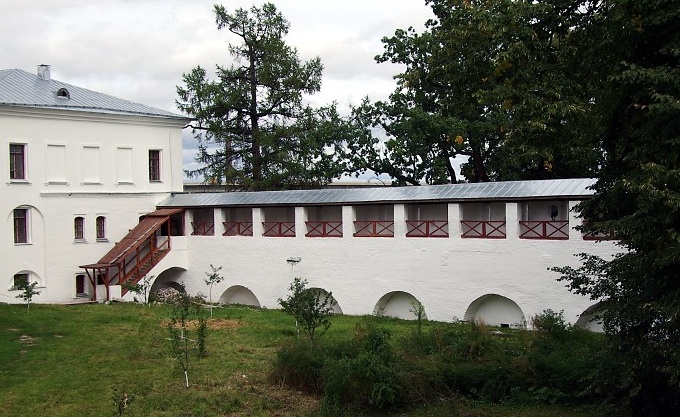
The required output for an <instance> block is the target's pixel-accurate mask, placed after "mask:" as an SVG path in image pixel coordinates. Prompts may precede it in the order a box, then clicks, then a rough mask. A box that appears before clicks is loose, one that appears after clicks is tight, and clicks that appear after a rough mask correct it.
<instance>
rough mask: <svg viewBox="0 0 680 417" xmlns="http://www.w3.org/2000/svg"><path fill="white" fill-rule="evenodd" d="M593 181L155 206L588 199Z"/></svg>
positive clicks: (246, 195) (191, 198)
mask: <svg viewBox="0 0 680 417" xmlns="http://www.w3.org/2000/svg"><path fill="white" fill-rule="evenodd" d="M594 183H595V180H594V179H590V178H577V179H563V180H537V181H506V182H486V183H474V184H446V185H428V186H408V187H383V188H369V189H358V188H354V189H353V188H349V189H320V190H289V191H258V192H224V193H179V194H173V195H172V196H171V197H169V198H167V199H166V200H164V201H162V202H161V203H160V204H158V207H229V206H232V207H233V206H254V207H262V206H296V205H297V206H313V205H342V204H345V205H349V204H377V203H409V202H410V203H417V202H441V203H443V202H464V201H501V200H502V201H512V200H529V199H575V200H577V199H582V198H587V197H589V196H591V195H593V194H594V191H593V190H591V189H589V187H590V186H591V185H593V184H594Z"/></svg>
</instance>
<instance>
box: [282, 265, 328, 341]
mask: <svg viewBox="0 0 680 417" xmlns="http://www.w3.org/2000/svg"><path fill="white" fill-rule="evenodd" d="M289 290H290V294H289V295H288V297H286V299H285V300H283V299H281V298H279V305H281V308H283V311H285V312H286V313H288V314H290V315H291V316H293V317H294V318H295V323H296V325H299V326H300V327H301V328H302V331H303V332H304V333H305V334H306V335H307V336H308V337H309V341H310V342H311V343H312V344H313V343H314V341H315V340H316V338H317V337H319V336H321V335H323V334H324V333H326V331H327V330H328V329H329V328H330V327H331V322H330V321H329V320H328V318H329V317H330V316H331V315H332V314H333V294H332V293H330V292H328V293H327V292H324V291H312V290H310V289H308V288H307V280H306V279H301V278H299V277H296V278H295V279H294V280H293V282H292V283H291V284H290V287H289Z"/></svg>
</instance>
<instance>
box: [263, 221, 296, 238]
mask: <svg viewBox="0 0 680 417" xmlns="http://www.w3.org/2000/svg"><path fill="white" fill-rule="evenodd" d="M262 226H263V227H264V233H262V236H267V237H295V222H262Z"/></svg>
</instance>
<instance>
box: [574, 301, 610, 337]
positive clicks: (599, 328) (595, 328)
mask: <svg viewBox="0 0 680 417" xmlns="http://www.w3.org/2000/svg"><path fill="white" fill-rule="evenodd" d="M601 312H602V305H601V304H600V303H597V304H594V305H592V306H590V307H588V308H587V309H586V310H585V311H584V312H583V313H581V314H580V315H579V317H578V320H576V323H575V324H574V325H575V326H576V327H580V328H582V329H586V330H590V331H591V332H598V333H602V332H604V326H603V325H602V319H600V318H598V317H597V315H598V313H601Z"/></svg>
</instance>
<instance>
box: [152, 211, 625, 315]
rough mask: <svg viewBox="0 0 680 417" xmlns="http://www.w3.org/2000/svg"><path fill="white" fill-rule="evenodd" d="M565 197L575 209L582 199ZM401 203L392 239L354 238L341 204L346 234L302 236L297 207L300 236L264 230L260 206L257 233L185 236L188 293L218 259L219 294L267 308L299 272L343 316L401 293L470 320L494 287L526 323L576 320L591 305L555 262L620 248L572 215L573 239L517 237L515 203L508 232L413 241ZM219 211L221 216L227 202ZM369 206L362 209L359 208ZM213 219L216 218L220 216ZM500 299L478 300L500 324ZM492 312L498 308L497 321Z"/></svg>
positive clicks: (429, 309)
mask: <svg viewBox="0 0 680 417" xmlns="http://www.w3.org/2000/svg"><path fill="white" fill-rule="evenodd" d="M564 204H565V207H567V209H568V207H569V206H572V207H573V205H574V204H575V202H572V203H571V204H568V203H567V202H565V203H564ZM448 206H449V207H448V212H449V215H450V217H449V224H450V225H455V224H456V222H457V221H459V219H452V218H451V214H454V217H455V216H457V215H459V213H460V207H459V205H458V204H449V205H448ZM403 207H404V206H403V205H400V204H397V205H396V206H395V210H394V212H395V216H394V217H395V236H394V237H393V238H389V237H353V236H352V233H351V232H348V230H349V229H350V228H351V226H349V227H347V223H351V222H352V218H351V217H350V216H351V215H353V210H352V207H347V206H345V207H343V212H344V213H345V219H344V222H343V223H344V227H345V228H346V233H345V234H344V237H341V238H333V237H327V238H307V237H304V224H303V225H302V227H300V223H303V222H302V221H301V220H303V219H304V209H303V208H301V207H297V208H296V229H297V230H296V231H297V236H296V237H263V236H261V230H258V228H259V227H261V226H259V227H258V225H257V223H258V220H257V218H258V217H259V216H260V215H261V212H262V211H263V210H260V209H257V208H256V209H254V210H253V221H254V223H255V227H254V235H253V236H221V231H222V230H223V229H222V228H221V225H220V226H218V227H216V228H215V235H214V236H187V237H186V242H187V251H186V253H187V257H188V258H187V262H188V267H187V271H186V272H184V273H183V275H182V283H183V284H184V285H185V286H186V289H187V291H188V292H189V293H191V294H195V293H198V292H202V293H204V294H207V292H208V287H207V286H206V285H205V284H204V282H203V279H204V278H205V272H207V271H210V264H212V265H215V266H223V269H222V271H221V272H222V275H223V276H224V277H225V278H226V279H225V280H224V281H223V282H222V283H220V284H218V285H216V286H215V287H214V288H213V299H217V298H218V297H220V295H221V294H223V293H224V292H225V291H227V290H229V289H230V288H233V287H234V286H242V287H245V288H247V289H248V290H250V291H251V292H252V293H253V295H254V296H255V297H256V298H257V300H258V302H259V304H260V305H261V306H264V307H268V308H277V307H278V303H277V300H278V298H284V297H285V296H286V294H287V293H288V286H289V285H290V283H291V281H292V280H293V278H294V277H298V276H299V277H302V278H305V279H307V280H308V281H309V287H317V288H323V289H325V290H326V291H330V292H332V293H333V296H334V298H335V300H336V301H337V302H338V304H339V307H340V308H341V309H342V311H343V313H345V314H372V313H374V312H375V311H376V308H377V307H378V310H379V309H380V308H379V307H380V306H379V305H378V304H379V303H378V302H379V300H381V299H383V298H384V297H385V296H386V295H389V294H391V293H393V292H404V293H407V294H410V295H412V296H413V297H415V299H417V300H418V301H419V302H420V303H422V304H423V305H424V307H425V312H426V315H427V317H428V318H429V319H433V320H441V321H451V320H453V319H454V318H457V319H459V320H463V319H466V318H467V317H466V312H468V309H469V308H470V307H471V305H473V302H475V300H477V299H479V298H480V297H483V296H485V295H489V294H496V295H499V296H502V297H506V298H508V299H510V300H512V302H514V303H516V304H517V306H519V308H520V309H521V311H522V313H523V315H524V319H525V320H527V321H529V320H530V319H531V317H532V316H534V315H536V314H538V313H541V312H542V311H543V310H545V309H552V310H554V311H560V310H564V315H565V318H566V319H567V320H569V321H570V322H572V323H575V322H576V321H577V320H578V318H579V316H580V315H581V314H582V313H583V312H584V311H585V310H586V309H587V308H589V307H591V306H592V305H593V304H594V302H593V301H591V300H589V299H588V298H585V297H582V296H578V295H574V294H572V293H570V292H569V291H567V289H566V288H565V285H564V283H561V282H558V281H557V280H556V278H557V277H558V274H557V273H555V272H552V271H549V270H548V269H549V268H551V267H555V266H565V265H572V266H576V265H578V259H577V258H576V257H575V256H573V254H575V253H580V252H584V251H585V252H589V253H594V254H598V255H601V256H604V257H608V256H611V255H613V254H614V253H616V252H617V251H618V247H617V246H616V245H615V244H614V243H613V242H610V241H602V242H595V241H585V240H583V239H582V237H581V233H580V232H578V231H576V230H575V229H573V226H575V225H577V224H580V220H579V219H576V218H575V217H573V215H572V216H571V219H570V225H571V226H572V229H571V230H570V232H569V239H568V240H535V239H520V238H519V227H518V225H517V220H518V217H519V214H521V213H518V212H520V211H521V205H519V204H517V203H508V204H507V205H506V217H507V223H508V224H507V229H508V235H507V237H506V238H505V239H469V238H461V237H460V233H457V232H456V231H451V232H450V235H449V237H447V238H408V237H406V236H405V230H404V227H398V226H397V224H398V223H399V222H400V219H401V221H402V222H403V217H404V213H403V212H404V210H403ZM567 209H565V210H567ZM215 212H216V213H218V214H217V215H218V216H219V212H221V209H216V210H215ZM363 212H364V210H359V215H361V214H362V213H363ZM567 213H568V212H567ZM388 217H389V214H388ZM567 217H569V215H568V214H567ZM215 221H216V224H219V223H218V219H217V216H216V219H215ZM451 229H455V228H454V227H452V228H451ZM398 230H400V231H398ZM297 257H299V258H301V260H300V262H299V263H296V264H294V263H289V262H288V261H287V260H288V259H290V258H297ZM155 271H162V269H155ZM155 273H156V274H158V272H155ZM232 291H233V289H232ZM387 298H389V297H387ZM497 298H498V297H497ZM395 300H397V299H395ZM232 301H233V300H232ZM399 303H402V304H403V297H402V298H401V299H400V301H399V302H396V301H395V303H394V305H392V306H389V308H387V309H385V311H384V313H385V314H387V315H390V313H391V311H392V310H393V309H395V308H396V309H397V310H399V309H400V310H401V313H402V314H398V313H397V314H396V315H400V316H408V314H403V313H408V311H404V307H403V306H401V307H398V306H397V304H399ZM494 303H496V304H494V305H493V306H492V305H490V304H489V303H486V302H484V300H481V301H480V303H479V306H478V308H479V311H478V314H481V315H483V316H486V317H485V318H486V320H487V321H489V322H491V324H500V323H503V321H499V322H498V323H493V321H494V320H496V319H497V320H501V317H503V316H505V317H507V316H508V314H509V313H508V314H506V313H504V312H503V309H506V307H507V305H506V304H503V303H501V304H498V303H497V302H495V301H494ZM510 304H512V303H510ZM407 310H408V309H407ZM491 311H500V313H499V316H498V318H495V316H493V314H492V313H490V312H491ZM473 313H474V312H473ZM507 324H511V325H514V324H517V323H507Z"/></svg>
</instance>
